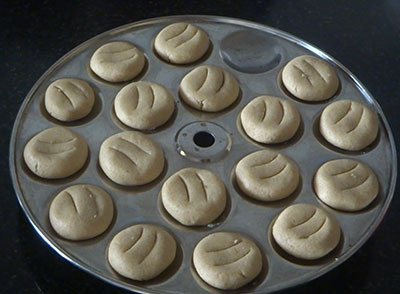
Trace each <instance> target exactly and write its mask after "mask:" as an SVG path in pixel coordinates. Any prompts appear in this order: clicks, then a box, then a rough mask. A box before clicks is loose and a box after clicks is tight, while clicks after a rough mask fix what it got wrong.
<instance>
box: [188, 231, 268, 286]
mask: <svg viewBox="0 0 400 294" xmlns="http://www.w3.org/2000/svg"><path fill="white" fill-rule="evenodd" d="M193 265H194V267H195V269H196V271H197V273H198V274H199V276H200V277H201V278H202V279H203V280H204V281H205V282H206V283H208V284H209V285H211V286H213V287H215V288H218V289H223V290H231V289H238V288H240V287H242V286H244V285H246V284H248V283H249V282H251V281H252V280H253V279H254V278H256V277H257V275H258V274H259V273H260V272H261V269H262V256H261V252H260V250H259V249H258V247H257V245H256V244H255V243H254V242H253V241H251V240H250V239H248V238H246V237H245V236H243V235H240V234H237V233H227V232H218V233H214V234H210V235H208V236H206V237H205V238H203V239H202V240H201V241H200V242H199V243H198V244H197V245H196V247H195V248H194V252H193Z"/></svg>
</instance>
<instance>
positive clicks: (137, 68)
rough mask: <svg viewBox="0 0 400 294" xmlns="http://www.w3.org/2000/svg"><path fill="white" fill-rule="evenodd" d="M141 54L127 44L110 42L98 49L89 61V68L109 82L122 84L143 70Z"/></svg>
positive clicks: (143, 63)
mask: <svg viewBox="0 0 400 294" xmlns="http://www.w3.org/2000/svg"><path fill="white" fill-rule="evenodd" d="M144 65H145V58H144V55H143V53H142V52H141V51H140V50H139V49H138V48H136V47H135V46H134V45H132V44H131V43H128V42H111V43H107V44H105V45H103V46H101V47H100V48H98V49H97V50H96V51H95V52H94V54H93V56H92V58H91V59H90V68H91V69H92V71H93V72H94V73H95V74H96V75H98V76H99V77H100V78H102V79H104V80H106V81H109V82H124V81H128V80H131V79H133V78H134V77H136V76H137V75H138V74H139V73H140V72H141V71H142V70H143V68H144Z"/></svg>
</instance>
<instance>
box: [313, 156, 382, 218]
mask: <svg viewBox="0 0 400 294" xmlns="http://www.w3.org/2000/svg"><path fill="white" fill-rule="evenodd" d="M314 189H315V192H316V193H317V195H318V197H319V198H320V199H321V200H322V201H323V202H324V203H326V204H328V205H329V206H331V207H333V208H336V209H341V210H346V211H357V210H360V209H363V208H365V207H367V206H368V205H369V204H370V203H371V202H372V201H373V200H374V199H375V198H376V196H377V195H378V192H379V183H378V179H377V178H376V176H375V174H374V172H373V171H372V170H371V169H370V168H369V167H368V166H366V165H365V164H363V163H361V162H359V161H356V160H352V159H336V160H331V161H328V162H326V163H324V164H323V165H322V166H321V167H320V168H319V169H318V171H317V173H316V174H315V177H314Z"/></svg>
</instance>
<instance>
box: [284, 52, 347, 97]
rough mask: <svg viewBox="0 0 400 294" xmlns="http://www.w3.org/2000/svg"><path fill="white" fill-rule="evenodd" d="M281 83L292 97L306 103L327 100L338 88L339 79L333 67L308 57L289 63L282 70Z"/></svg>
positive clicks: (318, 59) (303, 56)
mask: <svg viewBox="0 0 400 294" xmlns="http://www.w3.org/2000/svg"><path fill="white" fill-rule="evenodd" d="M282 82H283V85H284V86H285V88H286V89H287V90H288V91H289V92H290V93H291V94H292V95H293V96H295V97H297V98H299V99H301V100H306V101H322V100H326V99H329V98H331V97H332V96H333V95H334V94H335V93H336V92H337V90H338V88H339V78H338V76H337V75H336V73H335V70H334V69H333V67H332V66H331V65H330V64H329V63H328V62H326V61H324V60H322V59H320V58H317V57H314V56H309V55H302V56H298V57H296V58H294V59H292V60H291V61H289V62H288V64H286V66H285V67H284V68H283V71H282Z"/></svg>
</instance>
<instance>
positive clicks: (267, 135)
mask: <svg viewBox="0 0 400 294" xmlns="http://www.w3.org/2000/svg"><path fill="white" fill-rule="evenodd" d="M240 120H241V123H242V126H243V129H244V131H245V132H246V134H247V135H248V136H249V137H250V138H251V139H253V140H255V141H257V142H260V143H265V144H274V143H281V142H284V141H287V140H289V139H290V138H292V137H293V136H294V134H295V133H296V131H297V129H298V128H299V125H300V114H299V112H298V111H297V109H296V106H294V104H293V103H292V102H290V101H289V100H284V99H281V98H278V97H273V96H259V97H256V98H254V99H253V100H252V101H250V102H249V103H248V104H247V105H246V106H245V107H244V108H243V110H242V112H241V113H240Z"/></svg>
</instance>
